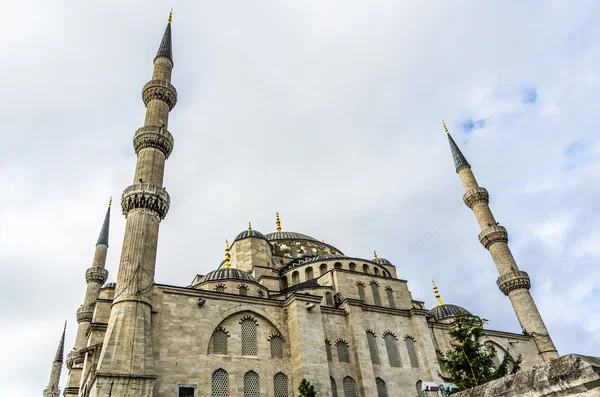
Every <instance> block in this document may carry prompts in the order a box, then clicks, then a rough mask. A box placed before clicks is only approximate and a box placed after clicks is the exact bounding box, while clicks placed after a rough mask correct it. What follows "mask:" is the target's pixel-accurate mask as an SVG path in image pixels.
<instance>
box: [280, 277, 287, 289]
mask: <svg viewBox="0 0 600 397" xmlns="http://www.w3.org/2000/svg"><path fill="white" fill-rule="evenodd" d="M287 287H288V279H287V276H283V277H281V289H286V288H287Z"/></svg>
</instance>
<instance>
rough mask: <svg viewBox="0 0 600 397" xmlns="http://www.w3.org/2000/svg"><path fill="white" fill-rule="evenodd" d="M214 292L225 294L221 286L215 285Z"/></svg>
mask: <svg viewBox="0 0 600 397" xmlns="http://www.w3.org/2000/svg"><path fill="white" fill-rule="evenodd" d="M215 291H217V292H225V287H223V286H222V285H217V288H215Z"/></svg>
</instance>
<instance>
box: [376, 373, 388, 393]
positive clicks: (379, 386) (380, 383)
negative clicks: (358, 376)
mask: <svg viewBox="0 0 600 397" xmlns="http://www.w3.org/2000/svg"><path fill="white" fill-rule="evenodd" d="M375 384H376V385H377V397H388V394H387V387H386V386H385V382H384V381H383V379H381V378H377V379H375Z"/></svg>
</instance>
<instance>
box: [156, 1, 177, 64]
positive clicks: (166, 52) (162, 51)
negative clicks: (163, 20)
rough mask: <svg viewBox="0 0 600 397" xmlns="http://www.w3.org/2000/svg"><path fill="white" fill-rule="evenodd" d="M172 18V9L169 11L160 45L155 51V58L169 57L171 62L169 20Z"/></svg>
mask: <svg viewBox="0 0 600 397" xmlns="http://www.w3.org/2000/svg"><path fill="white" fill-rule="evenodd" d="M172 20H173V11H171V12H170V13H169V21H168V23H167V27H166V29H165V33H164V34H163V37H162V40H161V42H160V47H158V52H157V53H156V57H154V60H155V61H156V58H158V57H165V58H169V60H170V61H171V62H173V47H172V46H171V21H172Z"/></svg>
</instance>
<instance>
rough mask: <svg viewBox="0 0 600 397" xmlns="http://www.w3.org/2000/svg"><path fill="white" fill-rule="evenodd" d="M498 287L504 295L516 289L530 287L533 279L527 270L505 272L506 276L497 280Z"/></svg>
mask: <svg viewBox="0 0 600 397" xmlns="http://www.w3.org/2000/svg"><path fill="white" fill-rule="evenodd" d="M496 284H498V288H500V291H502V293H503V294H504V295H508V293H509V292H511V291H514V290H516V289H527V290H528V289H530V288H531V280H529V275H528V274H527V272H522V271H517V272H512V273H508V274H505V275H504V276H501V277H498V280H496Z"/></svg>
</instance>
